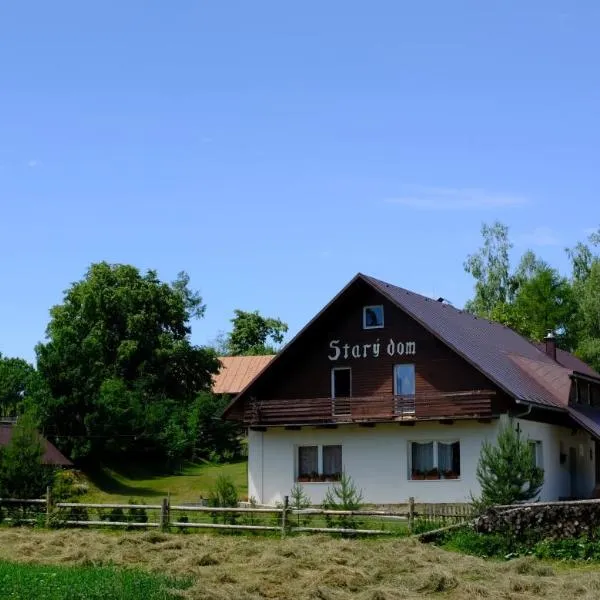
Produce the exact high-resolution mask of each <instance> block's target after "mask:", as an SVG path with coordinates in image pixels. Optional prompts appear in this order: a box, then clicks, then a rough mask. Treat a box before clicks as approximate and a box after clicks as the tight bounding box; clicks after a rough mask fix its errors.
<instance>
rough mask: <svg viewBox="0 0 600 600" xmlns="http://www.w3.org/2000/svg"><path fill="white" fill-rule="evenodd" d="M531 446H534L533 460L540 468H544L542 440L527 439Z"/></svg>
mask: <svg viewBox="0 0 600 600" xmlns="http://www.w3.org/2000/svg"><path fill="white" fill-rule="evenodd" d="M527 444H528V445H529V447H530V448H531V447H533V462H534V465H535V466H536V467H537V468H538V469H543V468H544V447H543V444H542V440H527Z"/></svg>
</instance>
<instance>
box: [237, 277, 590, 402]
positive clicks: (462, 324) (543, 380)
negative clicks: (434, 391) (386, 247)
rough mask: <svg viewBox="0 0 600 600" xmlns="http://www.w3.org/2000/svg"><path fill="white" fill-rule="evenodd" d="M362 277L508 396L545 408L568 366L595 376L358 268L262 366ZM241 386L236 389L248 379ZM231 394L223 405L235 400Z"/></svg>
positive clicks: (575, 362) (556, 397)
mask: <svg viewBox="0 0 600 600" xmlns="http://www.w3.org/2000/svg"><path fill="white" fill-rule="evenodd" d="M359 280H362V281H364V282H366V283H367V284H369V285H371V286H372V287H373V288H375V289H376V290H378V291H379V292H380V293H381V294H383V295H384V296H385V297H386V298H388V299H389V300H390V301H391V302H392V303H393V304H395V305H396V306H398V307H399V308H400V309H401V310H403V311H404V312H406V313H407V314H408V315H409V316H410V317H412V318H413V319H415V321H417V322H418V323H420V324H421V325H422V326H423V327H424V328H425V329H427V330H428V331H430V332H431V333H432V334H433V335H435V336H436V337H437V338H439V339H440V340H441V341H442V342H444V343H445V344H446V345H447V346H449V347H450V348H451V349H452V350H454V351H455V352H456V353H457V354H459V355H460V356H462V357H463V358H464V359H465V360H466V361H467V362H469V363H470V364H471V365H473V366H474V367H475V368H476V369H478V370H479V371H480V372H481V373H483V374H484V375H485V376H486V377H487V378H488V379H490V380H491V381H492V382H494V383H495V384H496V385H497V386H498V387H500V388H501V389H503V390H504V391H505V392H506V393H508V394H509V395H510V396H512V397H513V398H515V399H517V400H519V401H522V402H527V403H531V404H538V405H541V406H546V407H548V408H559V409H564V408H566V406H567V405H568V399H569V396H568V388H569V387H570V376H571V375H572V374H573V371H578V372H583V373H586V374H588V375H590V376H592V377H600V375H598V374H597V373H595V371H594V370H593V369H591V368H590V367H589V366H587V365H585V363H583V362H582V361H581V360H579V359H578V358H576V357H574V356H572V355H570V354H568V353H567V352H563V351H559V352H558V354H557V359H558V361H555V360H553V359H552V358H551V357H550V356H548V355H547V354H546V353H545V352H544V351H542V350H541V349H540V348H539V347H538V346H537V345H536V344H534V343H532V342H531V341H529V340H528V339H526V338H524V337H522V336H521V335H519V334H518V333H516V332H515V331H513V330H512V329H510V328H508V327H506V326H504V325H501V324H499V323H495V322H493V321H489V320H487V319H482V318H479V317H476V316H474V315H472V314H470V313H468V312H465V311H463V310H459V309H456V308H454V307H453V306H451V305H449V304H447V303H444V302H440V301H437V300H433V299H431V298H427V297H425V296H421V295H420V294H415V293H414V292H410V291H409V290H406V289H404V288H401V287H398V286H395V285H392V284H390V283H386V282H385V281H380V280H379V279H375V278H374V277H368V276H366V275H363V274H361V273H359V274H358V275H357V276H356V277H354V279H352V281H351V282H350V283H348V285H346V287H344V289H343V290H342V291H341V292H339V293H338V294H337V295H336V296H335V297H334V298H333V300H331V302H329V303H328V304H327V306H325V308H323V310H321V311H320V312H319V313H318V314H317V315H316V316H315V317H314V318H313V319H312V320H311V321H310V322H309V323H308V325H306V326H305V327H304V328H303V329H302V330H301V331H300V332H299V333H298V334H297V335H296V336H295V337H294V338H293V339H292V340H291V341H290V342H289V344H287V346H286V347H285V348H283V350H282V351H281V352H280V353H279V355H278V356H277V357H276V358H275V360H273V361H272V362H271V363H270V364H269V366H268V367H267V368H266V369H265V371H268V370H269V369H270V368H271V367H272V365H273V364H275V363H276V362H277V358H278V357H279V356H281V355H282V354H284V353H285V351H286V349H287V348H288V347H289V346H291V345H292V344H293V343H294V341H295V340H296V339H298V337H299V336H301V335H302V334H303V332H304V331H306V329H308V328H309V327H310V326H311V325H312V324H313V323H314V322H315V321H316V320H317V319H319V317H320V316H321V315H322V314H323V313H324V312H325V311H326V310H327V309H328V308H329V307H330V306H331V305H332V304H333V303H334V302H335V301H336V300H337V299H338V298H339V297H340V296H341V295H342V294H344V292H345V291H346V290H347V289H348V288H349V287H350V286H351V285H353V284H354V283H355V282H356V281H359ZM265 371H263V373H264V372H265ZM257 378H258V377H256V378H255V379H254V380H253V381H252V382H250V383H249V384H248V386H246V388H245V389H244V390H242V393H241V394H240V395H239V396H238V397H241V395H242V394H243V393H244V392H245V391H246V389H248V388H249V387H250V386H251V385H252V384H253V383H254V381H255V380H256V379H257ZM236 400H237V398H235V399H234V400H233V402H232V403H231V404H230V406H229V407H228V409H227V410H229V408H230V407H231V406H232V405H233V404H234V403H235V402H236Z"/></svg>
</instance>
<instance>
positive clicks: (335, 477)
mask: <svg viewBox="0 0 600 600" xmlns="http://www.w3.org/2000/svg"><path fill="white" fill-rule="evenodd" d="M315 446H316V447H317V477H316V478H309V477H308V476H305V475H300V448H313V447H315ZM329 446H339V447H340V460H341V463H342V464H341V471H340V472H339V473H335V474H329V475H325V474H324V473H323V449H324V448H326V447H329ZM294 455H295V456H294V462H295V467H294V475H295V476H294V481H295V482H296V483H334V482H336V481H339V480H340V477H341V475H342V473H343V471H344V445H343V444H297V445H296V446H295V449H294Z"/></svg>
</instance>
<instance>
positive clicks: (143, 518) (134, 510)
mask: <svg viewBox="0 0 600 600" xmlns="http://www.w3.org/2000/svg"><path fill="white" fill-rule="evenodd" d="M129 504H130V505H131V508H129V509H128V510H127V521H128V522H129V523H147V522H148V513H147V512H146V509H145V508H140V507H139V506H137V502H136V501H135V500H132V499H131V500H129Z"/></svg>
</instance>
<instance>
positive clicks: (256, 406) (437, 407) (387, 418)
mask: <svg viewBox="0 0 600 600" xmlns="http://www.w3.org/2000/svg"><path fill="white" fill-rule="evenodd" d="M494 395H495V392H494V391H492V390H477V391H469V392H452V393H440V392H437V393H428V394H417V395H416V396H393V395H389V396H367V397H352V398H302V399H295V400H256V399H254V400H251V401H249V402H248V403H247V404H246V407H245V411H244V423H245V424H246V425H250V426H257V425H265V426H266V425H328V424H339V423H377V422H380V423H386V422H395V421H418V420H445V419H452V420H454V419H487V418H490V417H491V416H492V398H493V397H494Z"/></svg>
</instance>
